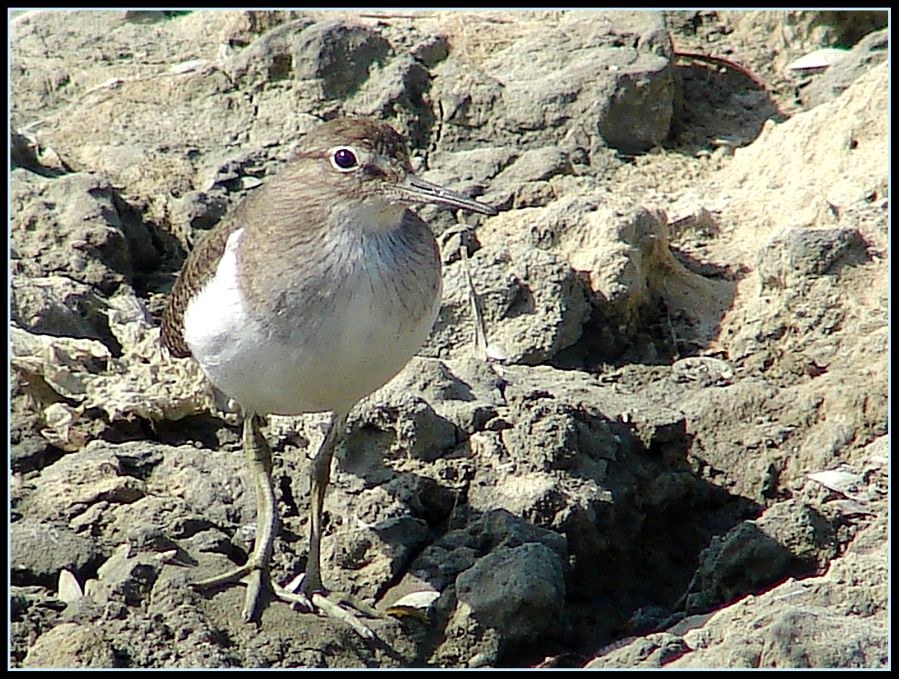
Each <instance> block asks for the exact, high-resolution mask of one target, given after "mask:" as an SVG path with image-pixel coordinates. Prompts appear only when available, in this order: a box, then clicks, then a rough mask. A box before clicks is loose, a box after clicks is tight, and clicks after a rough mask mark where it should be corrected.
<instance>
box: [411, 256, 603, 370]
mask: <svg viewBox="0 0 899 679" xmlns="http://www.w3.org/2000/svg"><path fill="white" fill-rule="evenodd" d="M469 270H470V272H471V278H472V283H473V285H474V289H475V291H476V292H477V295H478V297H479V301H480V304H481V307H482V313H483V315H484V322H485V324H486V332H487V341H488V344H490V345H493V346H495V347H496V348H497V349H498V350H499V351H500V352H501V353H502V354H503V355H504V356H505V360H507V361H509V362H513V363H526V364H531V365H534V364H538V363H544V362H546V361H548V360H550V359H552V357H553V356H555V355H556V354H557V353H558V352H559V351H561V350H562V349H565V348H566V347H568V346H571V345H572V344H574V343H575V342H576V341H577V340H578V339H579V338H580V336H581V330H582V327H583V324H584V322H585V321H586V320H587V318H588V316H589V313H590V305H589V304H588V302H587V296H586V294H585V292H584V283H583V282H582V281H581V279H580V278H578V276H577V275H576V274H575V272H574V271H572V269H571V267H570V266H568V264H567V263H565V262H564V261H562V260H561V259H559V258H557V257H556V256H554V255H552V254H550V253H548V252H544V251H541V250H534V249H526V248H522V247H519V246H510V247H509V248H508V249H500V248H492V247H491V248H481V249H480V250H478V251H477V252H476V253H475V254H474V256H473V257H472V258H471V259H470V260H469ZM444 281H445V283H444V285H445V288H444V294H443V307H442V308H441V310H440V315H439V316H438V318H437V323H436V325H435V328H434V331H433V333H432V334H431V338H430V339H429V340H428V343H427V345H426V347H425V349H424V352H423V353H424V354H425V355H428V356H435V357H440V358H458V357H462V356H465V355H470V353H471V352H472V351H473V349H472V348H473V346H474V336H475V330H474V327H475V326H474V319H473V317H472V313H471V306H470V304H471V303H470V297H469V287H468V283H467V279H466V275H465V267H464V264H463V263H462V262H456V263H454V264H451V265H450V266H449V267H447V270H446V271H445V274H444Z"/></svg>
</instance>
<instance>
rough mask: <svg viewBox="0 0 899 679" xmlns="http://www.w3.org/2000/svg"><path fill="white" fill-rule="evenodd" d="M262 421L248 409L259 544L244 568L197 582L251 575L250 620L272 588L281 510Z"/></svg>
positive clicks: (246, 441) (246, 431)
mask: <svg viewBox="0 0 899 679" xmlns="http://www.w3.org/2000/svg"><path fill="white" fill-rule="evenodd" d="M260 423H261V418H260V417H259V416H258V415H255V414H253V413H247V414H246V415H245V416H244V422H243V449H244V454H245V456H246V460H247V466H248V467H249V469H250V474H251V476H252V477H253V485H254V487H255V495H256V544H255V547H254V549H253V553H252V554H251V555H250V558H249V559H247V562H246V563H245V564H244V565H243V566H241V567H240V568H236V569H234V570H231V571H228V572H227V573H223V574H221V575H217V576H215V577H212V578H208V579H206V580H201V581H200V582H196V583H194V585H193V586H194V587H196V588H200V589H206V588H210V587H217V586H219V585H225V584H232V583H235V582H240V581H242V580H243V579H244V578H247V579H246V584H247V595H246V600H245V603H244V609H243V619H244V620H245V621H247V622H249V621H250V620H253V619H255V618H256V616H257V614H258V613H259V610H260V606H261V604H262V600H263V596H262V595H263V591H264V590H271V580H270V577H269V560H270V559H271V556H272V546H273V545H274V541H275V532H276V531H277V528H278V512H277V507H276V505H275V493H274V490H273V489H272V453H271V449H270V448H269V446H268V443H267V442H266V440H265V437H264V436H263V435H262V432H261V430H260V428H259V427H260Z"/></svg>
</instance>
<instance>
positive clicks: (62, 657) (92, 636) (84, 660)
mask: <svg viewBox="0 0 899 679" xmlns="http://www.w3.org/2000/svg"><path fill="white" fill-rule="evenodd" d="M22 665H23V666H24V667H40V668H45V667H46V668H50V667H54V668H59V669H63V668H75V667H91V668H104V667H116V660H115V653H114V651H113V647H112V645H111V644H110V643H109V641H108V640H107V639H106V637H105V635H104V634H103V633H102V632H101V631H100V630H99V629H97V628H96V627H93V626H88V625H81V624H77V623H63V624H61V625H57V626H56V627H54V628H52V629H50V630H48V631H47V632H46V633H44V634H42V635H41V636H40V637H39V638H38V639H37V640H36V641H35V642H34V645H33V646H32V647H31V648H30V649H29V650H28V655H27V656H25V659H24V660H23V661H22Z"/></svg>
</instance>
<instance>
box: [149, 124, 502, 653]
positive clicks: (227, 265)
mask: <svg viewBox="0 0 899 679" xmlns="http://www.w3.org/2000/svg"><path fill="white" fill-rule="evenodd" d="M425 204H432V205H437V206H440V207H444V208H449V209H454V210H465V211H469V212H474V213H480V214H482V215H488V216H489V215H495V214H497V212H498V211H497V209H496V208H495V207H493V206H491V205H488V204H486V203H482V202H479V201H477V200H474V199H472V198H469V197H467V196H465V195H462V194H461V193H458V192H455V191H452V190H449V189H447V188H444V187H442V186H439V185H437V184H434V183H431V182H428V181H426V180H423V179H421V178H420V177H418V176H417V175H416V174H415V172H413V169H412V165H411V163H410V160H409V152H408V146H407V143H406V141H405V139H404V138H403V137H402V136H401V135H400V134H399V133H398V132H397V131H396V130H395V129H394V128H393V127H391V126H390V125H389V124H387V123H385V122H381V121H378V120H374V119H370V118H336V119H333V120H330V121H328V122H325V123H323V124H321V125H319V126H318V127H317V128H314V129H313V130H312V131H310V132H309V133H308V134H306V136H305V137H304V138H303V141H302V144H301V146H300V148H298V149H297V150H295V151H294V152H293V154H292V155H291V157H290V158H289V159H288V161H287V162H286V163H285V164H284V166H283V167H282V168H281V169H280V170H279V171H278V172H276V173H275V174H274V175H273V176H272V177H271V178H270V179H269V180H268V181H266V182H264V183H263V184H262V185H261V186H258V187H257V188H255V189H253V190H252V191H251V192H250V193H249V194H248V195H247V196H246V197H244V198H243V199H242V201H240V202H239V203H238V204H237V205H236V207H235V208H234V209H233V210H231V211H230V212H229V213H228V214H226V215H225V217H223V218H222V220H220V221H219V222H218V223H217V224H216V225H215V226H214V227H213V228H212V229H211V230H210V231H209V232H208V233H207V234H206V235H205V237H204V238H203V239H201V240H200V241H199V242H198V243H197V245H196V247H194V248H193V249H192V250H191V252H190V254H189V255H188V256H187V258H186V260H185V262H184V264H183V266H182V268H181V270H180V272H179V274H178V277H177V279H176V281H175V283H174V284H173V286H172V289H171V293H170V294H169V296H168V298H167V300H166V303H165V307H164V310H163V313H162V318H161V323H160V326H161V328H160V339H161V343H162V345H163V346H165V347H166V348H167V349H168V351H169V353H170V354H171V355H172V356H174V357H176V358H187V357H192V358H193V360H195V361H196V362H197V363H198V364H199V366H200V368H201V369H202V371H203V372H204V374H205V375H206V377H207V378H208V380H209V381H210V382H211V383H212V384H213V385H214V386H215V388H216V389H217V390H219V391H220V392H221V393H223V394H225V395H226V396H227V397H229V398H230V399H232V400H233V401H234V402H236V403H237V404H238V405H239V406H240V410H241V414H242V418H243V431H242V447H243V450H244V455H245V457H246V463H247V465H248V467H249V471H250V474H251V476H252V478H253V484H254V490H255V499H256V525H257V528H256V536H255V544H254V548H253V551H252V553H251V554H250V555H249V557H248V559H247V561H246V563H245V564H244V565H243V566H240V567H237V568H235V569H233V570H230V571H228V572H226V573H223V574H221V575H218V576H214V577H212V578H207V579H206V580H201V581H199V582H195V583H193V586H194V587H195V588H197V589H200V590H203V589H208V588H213V587H220V586H224V585H230V584H236V583H238V582H244V583H245V584H246V585H247V591H246V597H245V603H244V607H243V612H242V615H243V619H244V620H245V621H247V622H249V621H253V620H256V619H258V616H259V615H260V612H261V610H262V608H263V606H264V605H265V601H266V597H267V595H266V592H273V593H274V594H275V596H276V597H279V598H282V599H285V600H288V601H292V602H297V601H299V602H301V603H303V604H304V605H305V606H306V608H307V610H314V611H317V612H323V613H325V614H328V615H332V616H335V617H338V618H340V619H343V620H345V621H347V622H348V623H350V624H352V625H353V626H354V627H355V628H356V629H357V630H359V631H360V633H362V634H363V635H365V636H369V633H368V632H367V630H368V628H367V627H365V626H364V625H361V624H356V623H355V622H354V621H355V620H356V616H357V615H359V614H361V615H366V616H372V615H377V611H375V610H374V608H373V607H371V606H369V605H368V604H366V603H365V602H362V601H359V600H357V599H354V598H353V597H350V596H347V595H344V594H341V593H337V592H334V591H333V590H329V589H328V588H326V587H325V585H324V582H323V580H322V573H321V538H322V507H323V502H324V497H325V491H326V489H327V486H328V483H329V480H330V470H331V460H332V456H333V454H334V450H335V447H336V446H337V445H338V443H339V441H340V439H341V437H342V436H343V434H344V430H345V427H346V421H347V417H348V415H349V413H350V411H351V410H352V408H353V407H354V406H355V404H356V403H358V401H359V400H361V399H362V398H364V397H365V396H367V395H369V394H371V393H372V392H374V391H376V390H377V389H379V388H380V387H381V386H383V385H384V384H386V383H387V382H388V381H389V380H390V379H391V378H392V377H394V376H395V375H396V374H397V373H398V372H399V371H400V370H401V369H402V368H403V367H404V366H405V365H406V364H407V363H408V362H409V360H410V359H411V358H412V357H413V356H414V355H415V354H416V353H417V352H418V351H419V350H420V348H421V347H422V345H423V343H424V342H425V340H426V339H427V337H428V335H429V334H430V331H431V329H432V326H433V324H434V322H435V320H436V317H437V314H438V311H439V309H440V303H441V294H442V271H441V258H440V251H439V248H438V245H437V242H436V240H435V237H434V234H433V232H432V230H431V228H430V227H429V225H428V224H427V223H426V222H425V221H423V220H422V218H421V217H420V216H419V215H418V214H417V213H416V212H415V211H413V210H412V209H411V208H412V207H413V206H417V205H425ZM323 412H324V413H330V414H331V416H330V423H329V425H328V427H327V431H326V433H325V436H324V439H323V441H322V442H321V444H320V446H319V448H318V450H317V452H316V453H315V455H314V457H313V459H312V463H311V468H310V477H311V483H310V506H311V522H310V525H311V528H310V535H309V551H308V559H307V565H306V571H305V574H304V576H303V580H302V585H301V588H300V592H299V594H297V595H291V593H289V592H285V591H284V590H283V589H281V588H278V587H275V586H274V585H273V584H272V580H271V576H270V572H269V562H270V559H271V556H272V552H273V547H274V543H275V537H276V533H277V530H278V514H277V505H276V500H275V494H274V490H273V487H272V456H271V449H270V447H269V446H268V444H267V442H266V440H265V437H264V435H263V434H262V431H261V426H262V424H263V422H264V419H263V418H264V417H265V416H267V415H300V414H304V413H323Z"/></svg>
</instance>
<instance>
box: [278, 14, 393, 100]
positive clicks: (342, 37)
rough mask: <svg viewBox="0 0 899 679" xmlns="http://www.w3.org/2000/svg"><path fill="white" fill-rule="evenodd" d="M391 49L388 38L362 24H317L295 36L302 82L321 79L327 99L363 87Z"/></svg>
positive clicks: (295, 67)
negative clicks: (372, 71) (371, 70)
mask: <svg viewBox="0 0 899 679" xmlns="http://www.w3.org/2000/svg"><path fill="white" fill-rule="evenodd" d="M389 50H390V43H389V42H388V41H387V40H386V39H384V38H383V37H381V35H380V34H379V33H378V32H377V31H375V30H373V29H371V28H368V27H366V26H362V25H361V24H351V23H346V22H342V21H324V22H319V23H314V24H312V25H310V26H309V27H308V28H306V29H304V30H303V31H302V32H301V33H299V34H298V35H297V36H296V38H295V39H294V42H293V52H292V56H293V74H294V77H295V78H296V79H297V80H299V81H317V82H318V83H319V86H320V87H321V91H322V94H323V96H324V97H325V98H326V99H341V98H343V97H346V96H347V95H350V94H352V93H353V92H355V91H356V90H357V89H359V87H361V86H362V84H363V83H364V82H365V81H366V80H367V79H368V76H369V72H370V69H371V68H372V67H373V66H375V65H376V64H380V63H382V62H383V61H384V60H385V58H386V57H387V55H388V52H389Z"/></svg>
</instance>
